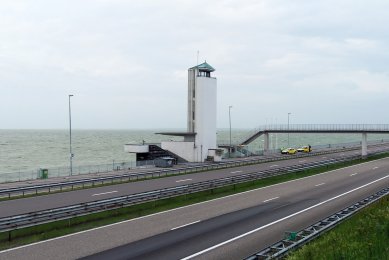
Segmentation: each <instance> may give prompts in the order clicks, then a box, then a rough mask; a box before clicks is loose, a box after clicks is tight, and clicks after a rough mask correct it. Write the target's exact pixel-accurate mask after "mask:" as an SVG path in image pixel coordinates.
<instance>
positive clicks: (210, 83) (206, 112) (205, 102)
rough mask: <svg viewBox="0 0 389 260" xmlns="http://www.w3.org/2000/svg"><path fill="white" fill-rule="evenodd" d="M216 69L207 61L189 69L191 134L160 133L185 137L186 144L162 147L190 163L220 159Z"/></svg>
mask: <svg viewBox="0 0 389 260" xmlns="http://www.w3.org/2000/svg"><path fill="white" fill-rule="evenodd" d="M214 71H215V69H214V68H213V67H212V66H211V65H209V64H208V63H207V62H204V63H202V64H200V65H197V66H195V67H192V68H189V69H188V118H187V132H183V133H159V134H164V135H174V136H183V137H184V141H183V142H173V141H170V142H162V143H161V147H162V148H163V149H166V150H169V151H171V152H173V153H175V154H177V155H179V156H181V157H182V158H184V159H185V160H187V161H189V162H202V161H204V160H205V159H206V158H207V157H208V156H211V157H212V158H213V160H216V161H217V160H220V159H219V158H218V155H217V154H219V153H218V152H216V153H215V149H217V144H216V120H217V119H216V106H217V84H216V83H217V81H216V78H214V77H212V75H211V73H212V72H214Z"/></svg>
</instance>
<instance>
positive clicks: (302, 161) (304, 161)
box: [299, 160, 307, 162]
mask: <svg viewBox="0 0 389 260" xmlns="http://www.w3.org/2000/svg"><path fill="white" fill-rule="evenodd" d="M306 161H307V160H302V161H299V162H306Z"/></svg>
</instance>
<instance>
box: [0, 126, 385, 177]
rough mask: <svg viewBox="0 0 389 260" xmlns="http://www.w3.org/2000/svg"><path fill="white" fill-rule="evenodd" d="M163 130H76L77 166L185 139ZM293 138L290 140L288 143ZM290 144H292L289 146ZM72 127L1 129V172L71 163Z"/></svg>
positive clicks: (239, 133)
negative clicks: (127, 147) (148, 145)
mask: <svg viewBox="0 0 389 260" xmlns="http://www.w3.org/2000/svg"><path fill="white" fill-rule="evenodd" d="M161 131H164V132H166V131H185V130H184V129H169V130H166V129H163V130H158V129H155V130H72V152H73V154H74V158H73V165H74V166H75V167H77V166H83V165H84V166H85V165H102V164H112V163H118V162H130V161H134V160H135V156H134V155H133V154H129V153H126V152H124V147H123V145H124V144H128V143H133V144H140V143H143V142H145V143H160V142H161V141H167V140H182V137H173V136H163V135H156V134H155V133H156V132H161ZM251 131H252V129H232V131H231V143H232V144H238V143H239V142H241V141H243V139H244V138H245V137H248V135H249V134H250V133H251ZM385 138H388V136H387V135H378V134H377V135H373V134H371V135H368V140H370V141H372V140H378V141H379V140H384V139H385ZM229 139H230V132H229V130H228V129H219V130H218V131H217V140H218V143H219V144H229V142H230V140H229ZM288 140H289V142H288ZM360 141H361V135H360V134H289V137H288V135H287V134H271V135H270V148H271V149H275V150H276V149H279V148H282V147H287V146H290V147H296V148H297V147H299V146H302V145H308V144H310V145H311V146H313V147H315V146H317V147H318V146H328V145H331V144H342V143H352V142H354V143H358V142H360ZM288 143H289V145H288ZM69 149H70V142H69V131H68V130H65V129H64V130H0V173H10V172H20V171H30V170H31V171H36V170H37V169H38V168H53V167H68V166H69V155H70V152H69ZM248 149H249V150H250V151H253V152H260V151H261V150H263V137H262V138H261V137H260V138H258V139H257V140H255V141H254V142H253V143H252V144H250V146H249V147H248Z"/></svg>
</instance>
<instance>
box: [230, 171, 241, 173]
mask: <svg viewBox="0 0 389 260" xmlns="http://www.w3.org/2000/svg"><path fill="white" fill-rule="evenodd" d="M240 172H242V171H234V172H231V173H240Z"/></svg>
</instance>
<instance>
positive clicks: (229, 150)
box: [228, 106, 232, 158]
mask: <svg viewBox="0 0 389 260" xmlns="http://www.w3.org/2000/svg"><path fill="white" fill-rule="evenodd" d="M231 108H232V106H229V107H228V117H229V119H230V120H229V121H230V147H229V148H228V158H230V157H231Z"/></svg>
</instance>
